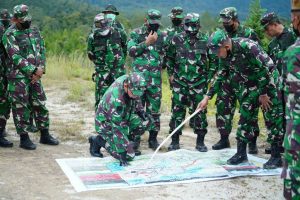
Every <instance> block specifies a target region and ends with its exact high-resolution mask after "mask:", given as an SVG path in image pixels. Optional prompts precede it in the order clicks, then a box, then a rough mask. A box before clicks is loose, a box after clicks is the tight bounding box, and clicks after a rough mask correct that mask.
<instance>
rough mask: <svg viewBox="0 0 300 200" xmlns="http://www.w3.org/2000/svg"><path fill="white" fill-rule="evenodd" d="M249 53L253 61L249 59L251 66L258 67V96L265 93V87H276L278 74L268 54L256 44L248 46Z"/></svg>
mask: <svg viewBox="0 0 300 200" xmlns="http://www.w3.org/2000/svg"><path fill="white" fill-rule="evenodd" d="M249 46H250V52H251V54H252V57H253V58H254V59H250V61H251V62H252V64H254V65H255V66H257V67H258V71H257V76H258V87H259V92H260V94H266V93H267V90H268V88H267V86H268V85H273V86H274V87H278V84H279V72H278V70H277V68H276V66H275V65H274V63H273V61H272V59H271V58H270V57H269V56H268V54H267V53H266V52H265V51H264V50H263V49H262V48H261V47H260V46H259V45H257V44H250V45H249Z"/></svg>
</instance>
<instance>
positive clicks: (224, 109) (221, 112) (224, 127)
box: [212, 7, 259, 154]
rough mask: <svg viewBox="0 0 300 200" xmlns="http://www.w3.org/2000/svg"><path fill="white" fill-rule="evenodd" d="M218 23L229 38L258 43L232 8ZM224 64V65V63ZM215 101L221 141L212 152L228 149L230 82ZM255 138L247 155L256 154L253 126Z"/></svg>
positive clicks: (231, 105) (231, 101) (231, 102)
mask: <svg viewBox="0 0 300 200" xmlns="http://www.w3.org/2000/svg"><path fill="white" fill-rule="evenodd" d="M220 22H222V24H223V27H224V29H225V31H226V32H227V34H228V36H229V37H230V38H236V37H244V38H250V39H251V40H254V41H258V40H259V39H258V37H257V35H256V33H255V32H254V30H253V29H251V28H247V27H244V26H243V25H241V24H240V21H239V19H238V14H237V9H236V8H234V7H228V8H224V9H223V10H221V12H220ZM224 64H226V63H224ZM221 87H222V88H221V89H220V90H219V92H218V94H217V99H216V106H217V112H216V125H217V128H218V130H219V133H220V136H221V139H220V140H219V141H218V142H217V143H216V144H214V145H213V146H212V149H214V150H220V149H224V148H229V147H230V143H229V139H228V137H229V134H230V132H231V130H232V119H233V116H234V112H235V108H236V102H237V99H236V98H233V97H234V96H235V95H234V94H233V90H232V87H231V83H230V80H227V81H225V82H224V83H223V85H222V86H221ZM254 126H255V128H256V130H255V137H253V140H252V141H251V142H249V153H250V154H257V152H258V150H257V146H256V139H257V136H258V134H259V128H258V124H257V123H256V124H255V125H254Z"/></svg>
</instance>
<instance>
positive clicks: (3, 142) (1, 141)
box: [0, 130, 13, 147]
mask: <svg viewBox="0 0 300 200" xmlns="http://www.w3.org/2000/svg"><path fill="white" fill-rule="evenodd" d="M12 146H13V143H12V142H10V141H8V140H7V139H6V138H5V136H4V130H0V147H12Z"/></svg>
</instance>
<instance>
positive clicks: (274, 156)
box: [264, 142, 282, 169]
mask: <svg viewBox="0 0 300 200" xmlns="http://www.w3.org/2000/svg"><path fill="white" fill-rule="evenodd" d="M278 167H282V160H281V155H280V149H279V146H278V143H275V142H274V143H273V144H272V145H271V157H270V159H269V160H268V161H267V162H266V163H265V164H264V169H276V168H278Z"/></svg>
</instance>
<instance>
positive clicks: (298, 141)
mask: <svg viewBox="0 0 300 200" xmlns="http://www.w3.org/2000/svg"><path fill="white" fill-rule="evenodd" d="M291 3H292V6H291V8H292V10H291V13H292V24H293V29H294V32H295V33H296V35H297V40H296V42H295V43H294V44H293V45H292V46H290V47H289V48H288V49H287V50H286V52H285V57H284V59H283V60H285V61H286V65H284V67H283V73H284V77H286V79H285V81H286V82H285V94H286V95H287V96H285V100H286V102H287V106H286V134H285V136H284V142H283V145H284V149H285V152H284V167H283V170H282V178H284V197H285V198H286V199H288V200H298V199H300V180H299V177H300V132H299V128H300V126H299V124H300V101H299V99H300V73H299V71H300V63H299V58H300V39H299V36H300V1H299V0H292V1H291Z"/></svg>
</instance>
